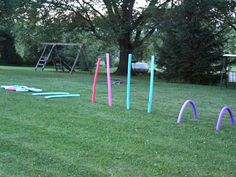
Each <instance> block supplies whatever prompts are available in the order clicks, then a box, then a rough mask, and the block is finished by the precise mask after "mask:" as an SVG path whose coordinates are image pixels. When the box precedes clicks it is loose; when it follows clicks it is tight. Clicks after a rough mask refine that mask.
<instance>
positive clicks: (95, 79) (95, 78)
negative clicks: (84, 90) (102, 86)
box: [92, 58, 102, 104]
mask: <svg viewBox="0 0 236 177" xmlns="http://www.w3.org/2000/svg"><path fill="white" fill-rule="evenodd" d="M101 60H102V59H101V58H98V62H97V67H96V71H95V75H94V79H93V90H92V104H94V102H95V96H96V87H97V78H98V72H99V69H100V63H101Z"/></svg>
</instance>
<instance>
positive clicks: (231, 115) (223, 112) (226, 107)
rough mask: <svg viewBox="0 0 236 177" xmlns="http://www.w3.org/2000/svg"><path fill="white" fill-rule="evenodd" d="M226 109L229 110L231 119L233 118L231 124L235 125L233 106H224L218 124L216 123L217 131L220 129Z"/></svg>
mask: <svg viewBox="0 0 236 177" xmlns="http://www.w3.org/2000/svg"><path fill="white" fill-rule="evenodd" d="M225 111H228V112H229V115H230V119H231V124H232V125H234V115H233V112H232V110H231V107H230V106H224V107H223V108H222V109H221V111H220V114H219V117H218V121H217V124H216V131H220V126H221V123H222V120H223V117H224V114H225Z"/></svg>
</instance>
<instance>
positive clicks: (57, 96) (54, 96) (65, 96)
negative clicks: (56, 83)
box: [44, 94, 80, 99]
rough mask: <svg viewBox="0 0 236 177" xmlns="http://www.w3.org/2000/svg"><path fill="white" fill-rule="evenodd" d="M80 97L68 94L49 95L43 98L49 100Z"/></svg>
mask: <svg viewBox="0 0 236 177" xmlns="http://www.w3.org/2000/svg"><path fill="white" fill-rule="evenodd" d="M77 96H80V94H69V95H50V96H45V97H44V98H46V99H51V98H67V97H77Z"/></svg>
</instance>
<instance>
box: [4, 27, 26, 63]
mask: <svg viewBox="0 0 236 177" xmlns="http://www.w3.org/2000/svg"><path fill="white" fill-rule="evenodd" d="M0 37H2V39H3V40H1V41H0V53H1V59H0V60H1V61H2V63H4V64H9V65H19V64H21V63H22V58H21V57H20V55H19V54H17V52H16V49H15V40H14V37H13V36H12V35H10V34H8V33H5V32H2V31H0Z"/></svg>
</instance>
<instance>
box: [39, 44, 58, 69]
mask: <svg viewBox="0 0 236 177" xmlns="http://www.w3.org/2000/svg"><path fill="white" fill-rule="evenodd" d="M48 46H50V47H51V48H50V50H49V53H48V54H46V52H47V48H48ZM54 47H55V45H48V44H46V45H45V47H44V49H43V52H42V54H41V56H40V58H39V60H38V62H37V64H36V66H35V68H34V69H35V70H37V69H38V68H41V69H42V70H44V68H45V66H46V64H47V61H48V59H49V57H50V55H51V53H52V51H53V49H54ZM45 54H46V55H45Z"/></svg>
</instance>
